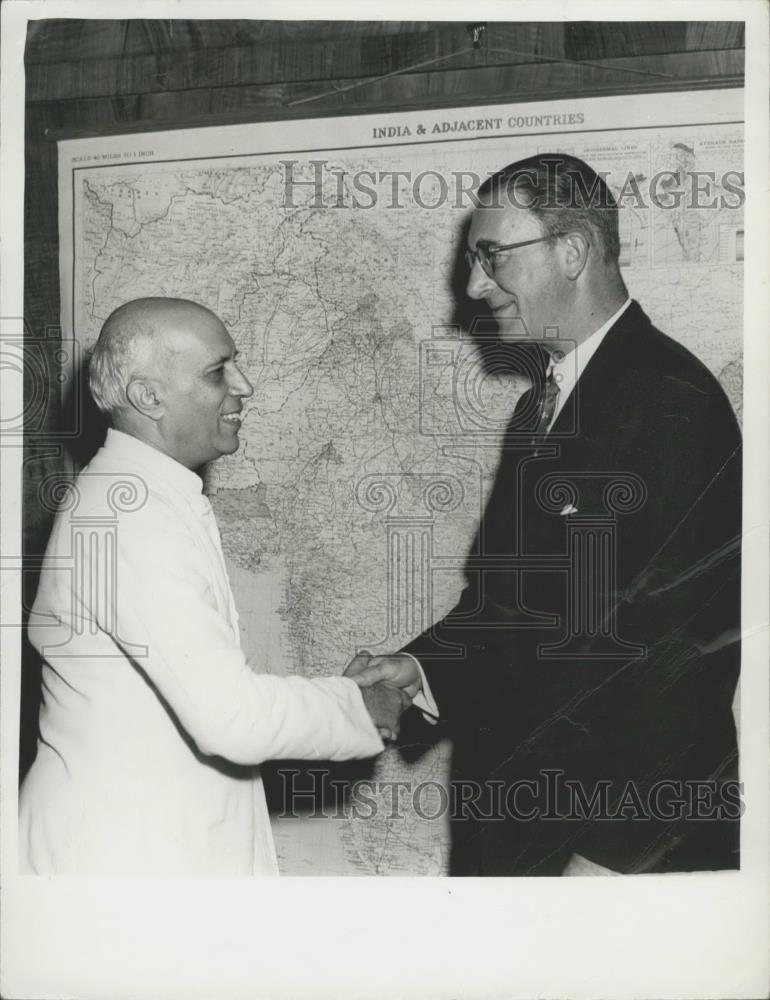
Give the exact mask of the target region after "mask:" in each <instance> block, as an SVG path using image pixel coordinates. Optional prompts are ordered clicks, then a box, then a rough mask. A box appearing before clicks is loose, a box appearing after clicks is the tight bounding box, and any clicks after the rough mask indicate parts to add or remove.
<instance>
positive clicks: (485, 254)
mask: <svg viewBox="0 0 770 1000" xmlns="http://www.w3.org/2000/svg"><path fill="white" fill-rule="evenodd" d="M563 235H564V234H563V233H549V234H548V236H538V238H537V239H535V240H522V242H521V243H505V244H503V245H502V246H492V247H490V246H486V244H484V243H480V244H479V245H478V246H477V247H476V249H475V250H466V251H465V262H466V264H467V265H468V267H469V268H472V267H473V265H474V264H475V263H476V261H478V262H479V264H481V269H482V270H483V271H484V274H487V275H489V277H490V278H494V276H495V260H494V258H495V257H496V256H497V254H499V253H502V252H503V250H518V248H519V247H531V246H532V245H533V244H535V243H544V242H545V241H546V240H552V239H554V238H555V237H556V236H563Z"/></svg>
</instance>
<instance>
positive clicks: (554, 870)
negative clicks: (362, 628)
mask: <svg viewBox="0 0 770 1000" xmlns="http://www.w3.org/2000/svg"><path fill="white" fill-rule="evenodd" d="M529 401H530V400H528V399H524V400H522V401H521V403H520V405H519V406H518V407H517V410H516V413H515V414H514V417H513V419H512V421H511V424H510V425H509V429H508V435H507V437H506V441H505V444H504V447H503V451H502V455H501V459H500V465H499V469H498V472H497V476H496V481H495V484H494V487H493V490H492V493H491V495H490V498H489V501H488V504H487V508H486V511H485V513H484V516H483V518H482V520H481V523H480V526H479V531H478V535H477V538H476V541H475V543H474V546H473V548H472V551H471V553H470V556H469V559H468V563H467V582H468V585H467V587H466V589H465V591H464V593H463V595H462V597H461V599H460V601H459V603H458V605H457V606H456V607H455V608H454V609H453V611H452V612H450V614H449V615H448V616H447V617H446V618H445V619H444V620H443V621H442V622H440V623H438V624H437V625H436V626H434V627H433V628H431V629H429V630H428V631H427V632H425V633H423V635H421V636H419V637H418V638H417V639H416V640H415V641H414V642H412V643H410V644H409V646H407V647H406V650H407V651H408V652H410V653H412V654H414V655H415V656H417V658H418V659H419V660H420V662H421V664H422V665H423V667H424V669H425V671H426V675H427V677H428V680H429V683H430V685H431V688H432V690H433V692H434V695H435V697H436V700H437V703H438V706H439V709H440V712H441V717H442V723H443V724H444V728H441V727H439V728H438V732H439V733H440V732H447V731H448V732H449V733H450V734H451V736H452V737H453V740H454V751H453V765H452V777H453V781H454V782H455V791H458V790H459V789H460V788H461V787H462V788H463V789H464V790H463V791H462V792H460V794H458V795H456V796H455V800H454V807H455V816H454V817H453V823H452V837H453V849H452V864H451V870H452V872H453V873H454V874H490V875H502V874H544V875H549V874H558V873H559V872H560V871H561V870H562V869H563V867H564V864H565V862H566V860H567V859H568V857H569V856H570V855H571V854H572V853H573V852H577V853H580V854H582V855H584V856H586V857H588V858H589V859H590V860H592V861H594V862H596V863H597V864H600V865H604V866H606V867H609V868H612V869H614V870H619V871H623V872H639V871H666V870H693V869H709V868H710V869H714V868H731V867H736V866H737V863H738V854H737V829H738V823H737V815H738V805H739V803H738V802H737V799H736V795H737V792H736V789H735V787H734V786H731V785H729V783H728V784H725V782H726V781H727V780H728V779H735V778H736V776H737V765H736V758H737V750H736V737H735V728H734V723H733V717H732V712H731V702H732V698H733V694H734V690H735V684H736V681H737V676H738V669H739V661H740V536H741V450H740V433H739V429H738V426H737V423H736V420H735V417H734V415H733V412H732V409H731V407H730V404H729V402H728V400H727V398H726V397H725V395H724V393H723V391H722V389H721V387H720V386H719V384H718V382H717V381H716V379H715V378H714V377H713V376H712V375H711V374H710V373H709V372H708V370H707V369H706V368H705V367H704V366H703V365H702V364H701V363H700V362H699V361H698V360H696V359H695V358H694V357H693V356H692V354H690V353H689V352H688V351H687V350H686V349H685V348H684V347H681V346H680V345H678V344H677V343H675V342H674V341H672V340H670V339H669V338H668V337H666V336H665V335H664V334H662V333H661V332H660V331H658V330H656V329H655V328H654V327H653V326H652V324H651V323H650V321H649V319H648V318H647V316H646V315H645V314H644V312H643V311H642V309H641V308H640V307H639V305H638V304H637V303H635V302H633V303H632V304H631V305H630V306H629V307H628V309H627V310H626V312H625V313H624V314H623V315H622V316H621V317H620V319H619V320H618V321H617V323H616V324H615V325H614V326H613V327H612V328H611V329H610V331H609V332H608V333H607V335H606V336H605V338H604V340H603V341H602V343H601V344H600V346H599V348H598V350H597V351H596V353H595V355H594V356H593V358H592V359H591V360H590V362H589V364H588V366H587V367H586V369H585V371H584V372H583V374H582V376H581V377H580V379H579V381H578V384H577V386H576V387H575V390H574V391H573V393H572V394H571V395H570V397H569V398H568V400H567V402H566V404H565V406H564V408H563V410H562V411H561V412H560V414H559V416H558V417H557V419H556V421H555V423H554V425H553V427H552V428H551V431H550V433H549V435H548V437H547V438H546V439H545V440H544V441H543V442H541V443H540V445H539V450H538V452H537V453H533V451H532V448H531V447H529V440H530V437H531V432H530V431H528V430H527V427H526V423H527V421H530V422H531V420H532V419H533V418H532V412H533V407H532V406H528V405H527V404H528V402H529ZM572 508H576V510H575V511H573V512H572V513H570V510H571V509H572ZM515 559H518V560H519V561H518V563H515V562H514V560H515ZM409 715H411V717H412V718H411V719H410V720H409V722H408V723H407V725H406V726H405V727H404V729H403V737H404V738H405V740H406V741H407V742H410V741H414V743H416V744H419V743H420V741H421V740H422V739H424V738H425V732H424V731H423V730H421V728H420V727H421V725H422V723H421V721H419V720H420V717H419V713H417V712H416V711H415V710H413V711H412V712H411V713H409ZM435 735H438V733H436V734H435ZM434 738H435V737H434ZM524 782H530V784H528V785H527V784H524ZM570 782H572V783H574V784H570ZM661 782H663V784H661ZM666 783H668V784H666ZM698 788H700V791H698V792H697V793H696V789H698ZM474 789H476V791H477V793H478V798H476V799H475V800H474ZM576 789H577V790H576ZM595 794H598V795H599V797H598V798H597V799H595V800H594V805H593V807H592V806H591V797H592V795H595ZM576 796H577V798H576ZM581 796H582V798H581Z"/></svg>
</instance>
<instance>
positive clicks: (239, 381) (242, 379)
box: [228, 365, 254, 399]
mask: <svg viewBox="0 0 770 1000" xmlns="http://www.w3.org/2000/svg"><path fill="white" fill-rule="evenodd" d="M228 391H229V393H230V395H231V396H240V397H241V398H243V399H248V398H249V396H253V395H254V386H253V385H252V384H251V382H249V380H248V379H247V378H246V376H245V375H244V374H243V372H242V371H241V369H240V368H239V367H238V365H233V374H232V376H231V378H230V385H229V388H228Z"/></svg>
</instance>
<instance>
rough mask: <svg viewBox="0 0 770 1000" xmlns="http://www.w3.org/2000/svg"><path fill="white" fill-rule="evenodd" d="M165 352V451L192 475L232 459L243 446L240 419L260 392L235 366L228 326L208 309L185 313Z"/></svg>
mask: <svg viewBox="0 0 770 1000" xmlns="http://www.w3.org/2000/svg"><path fill="white" fill-rule="evenodd" d="M162 348H163V350H164V352H165V353H166V355H167V364H166V365H164V366H163V368H164V370H163V373H162V375H161V378H160V383H161V397H162V410H163V412H162V416H161V417H160V418H159V419H158V422H157V427H158V432H159V435H160V438H161V440H162V443H163V447H164V450H165V451H166V453H167V454H169V455H170V456H171V457H172V458H175V459H176V460H177V461H178V462H181V464H182V465H185V466H187V468H189V469H197V468H199V467H200V466H201V465H204V464H205V463H206V462H211V461H213V460H214V459H215V458H219V457H220V456H221V455H230V454H232V453H233V452H234V451H236V450H237V448H238V444H239V442H238V429H239V428H240V426H241V420H240V417H239V416H238V414H240V412H241V409H242V407H243V400H244V399H248V397H249V396H251V395H252V393H253V391H254V390H253V388H252V386H251V383H250V382H249V381H248V379H247V378H246V376H245V375H244V374H243V373H242V372H241V371H240V369H239V368H238V366H237V364H236V363H235V357H236V353H237V352H236V349H235V344H234V343H233V340H232V337H231V336H230V334H229V333H228V332H227V330H226V329H225V326H224V324H223V323H222V322H221V321H220V320H219V319H218V318H217V317H216V316H215V315H214V314H213V313H211V312H209V311H208V310H207V309H203V308H202V307H196V308H194V309H189V310H185V312H184V314H183V315H182V316H181V317H180V319H179V321H178V322H175V323H174V325H173V327H171V328H170V329H167V330H165V331H164V334H163V343H162Z"/></svg>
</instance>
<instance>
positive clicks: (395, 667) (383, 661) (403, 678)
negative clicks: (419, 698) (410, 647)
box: [345, 653, 422, 740]
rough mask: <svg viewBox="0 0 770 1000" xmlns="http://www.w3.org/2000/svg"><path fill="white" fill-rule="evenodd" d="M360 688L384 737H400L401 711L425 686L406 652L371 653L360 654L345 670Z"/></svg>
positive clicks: (391, 738) (373, 720) (367, 707)
mask: <svg viewBox="0 0 770 1000" xmlns="http://www.w3.org/2000/svg"><path fill="white" fill-rule="evenodd" d="M345 676H346V677H350V678H351V680H354V681H355V682H356V684H358V686H359V687H360V688H361V695H362V697H363V699H364V704H365V705H366V709H367V711H368V712H369V715H370V716H371V717H372V722H373V723H374V724H375V726H376V727H377V730H378V732H379V734H380V736H381V737H382V738H383V739H384V740H394V739H396V737H397V736H398V731H399V727H400V720H401V715H402V713H403V712H404V711H405V710H406V709H407V708H409V706H410V705H411V704H412V698H414V696H415V695H416V694H417V692H418V691H419V690H420V688H421V687H422V679H421V677H420V671H419V668H418V667H417V664H416V663H415V661H414V660H413V659H412V657H411V656H407V655H406V654H405V653H393V654H392V655H390V656H371V655H370V654H369V653H358V654H357V655H356V656H354V657H353V659H352V660H351V661H350V663H349V664H348V665H347V667H346V669H345Z"/></svg>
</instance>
